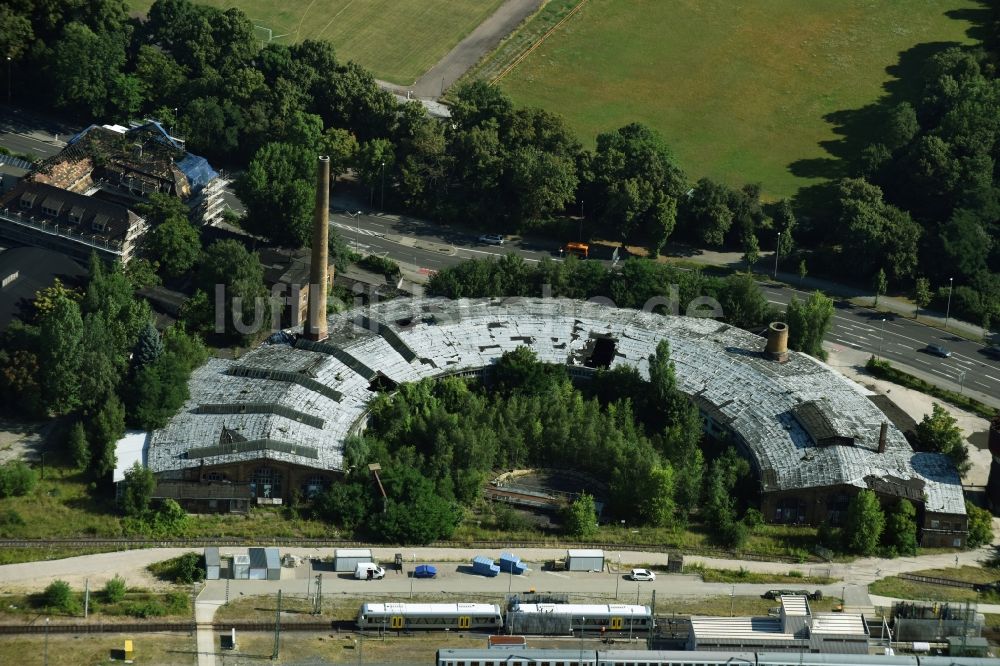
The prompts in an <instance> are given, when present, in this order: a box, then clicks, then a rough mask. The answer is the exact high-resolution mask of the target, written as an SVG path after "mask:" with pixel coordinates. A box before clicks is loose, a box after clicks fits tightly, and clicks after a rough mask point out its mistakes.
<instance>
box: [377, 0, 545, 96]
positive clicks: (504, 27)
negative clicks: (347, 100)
mask: <svg viewBox="0 0 1000 666" xmlns="http://www.w3.org/2000/svg"><path fill="white" fill-rule="evenodd" d="M542 1H543V0H507V2H505V3H503V4H502V5H500V8H499V9H497V10H496V12H494V13H493V15H492V16H490V17H489V18H488V19H486V20H485V21H483V22H482V23H480V24H479V25H478V26H477V27H476V29H475V30H473V31H472V32H471V33H469V35H468V36H467V37H466V38H465V39H463V40H462V41H461V42H459V43H458V44H457V45H456V46H455V48H453V49H452V50H451V51H450V52H449V53H448V55H446V56H445V57H443V58H441V60H439V61H438V63H437V64H436V65H434V66H433V67H431V68H430V69H429V70H428V71H427V72H426V73H425V74H424V75H423V76H421V77H420V78H419V79H417V80H416V82H415V83H414V84H413V85H412V86H397V85H393V84H391V83H387V82H385V81H379V84H380V85H381V86H382V87H383V88H386V89H387V90H392V91H394V92H397V93H400V94H403V95H405V94H406V93H407V91H412V93H413V96H414V97H417V98H422V99H437V98H438V97H441V95H443V94H444V91H445V90H447V89H448V88H449V87H450V86H451V84H453V83H455V81H457V80H458V79H460V78H461V77H462V75H463V74H465V73H466V72H467V71H469V70H470V69H471V68H472V67H473V66H474V65H475V64H476V63H477V62H479V60H480V59H481V58H482V57H483V56H485V55H486V54H487V53H489V52H490V51H492V50H493V49H495V48H496V47H497V45H498V44H499V43H500V42H501V41H502V40H503V39H504V37H506V36H507V35H509V34H510V33H511V32H513V31H514V29H515V28H517V26H519V25H520V24H521V22H522V21H524V20H525V19H526V18H528V17H529V16H531V15H532V14H533V13H535V12H536V11H537V10H538V8H539V7H541V6H542Z"/></svg>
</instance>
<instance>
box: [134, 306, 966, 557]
mask: <svg viewBox="0 0 1000 666" xmlns="http://www.w3.org/2000/svg"><path fill="white" fill-rule="evenodd" d="M329 330H330V335H329V337H328V338H327V339H326V340H324V341H322V342H309V341H306V340H303V339H298V340H296V341H295V344H294V345H293V344H270V345H265V346H263V347H261V348H259V349H257V350H255V351H252V352H250V353H248V354H246V355H245V356H244V357H243V358H241V359H239V360H237V361H225V360H220V359H213V360H212V361H210V362H209V363H208V364H207V365H205V366H204V367H202V368H200V369H199V370H197V371H195V373H194V376H193V378H192V381H191V398H190V400H189V401H188V403H187V404H186V405H185V406H184V408H183V410H182V411H181V412H180V413H179V414H178V415H177V416H176V417H174V418H173V419H172V420H171V421H170V423H169V424H168V425H167V427H166V428H164V429H163V430H160V431H157V432H156V433H155V434H154V436H153V438H152V442H151V445H150V451H149V465H150V467H151V468H152V469H153V471H154V472H156V473H157V474H158V475H159V476H160V477H161V478H173V479H188V480H191V481H199V480H215V481H221V480H224V481H226V482H231V483H249V484H251V488H252V492H253V493H254V494H255V496H257V497H260V496H261V493H263V492H264V491H265V489H266V492H267V493H269V494H270V496H271V498H274V497H282V496H287V494H288V493H289V492H290V490H291V488H299V489H300V490H302V491H303V493H304V494H307V495H308V494H309V493H310V492H312V491H313V490H314V489H316V488H320V487H322V486H323V485H325V484H328V483H330V482H331V481H332V480H333V478H334V476H335V475H336V474H337V473H339V472H341V471H342V470H343V464H344V462H343V444H344V440H345V438H346V437H347V436H348V435H350V434H352V433H355V432H359V431H360V430H362V429H363V428H364V424H365V416H366V412H367V409H368V404H369V402H370V401H371V400H372V398H373V397H374V395H375V391H377V390H383V389H386V388H389V389H391V388H392V387H394V386H395V385H398V384H400V383H403V382H413V381H418V380H420V379H424V378H427V377H442V376H446V375H476V374H480V373H482V372H483V371H484V370H485V369H488V368H489V367H490V366H491V365H493V364H494V363H495V362H496V361H497V360H498V359H499V358H500V356H501V355H502V354H503V353H504V352H508V351H512V350H514V349H516V348H517V347H519V346H522V345H525V346H527V347H530V348H531V349H532V350H533V351H534V352H535V353H536V354H537V356H538V358H539V359H540V360H541V361H544V362H547V363H558V364H565V365H566V366H568V368H569V372H570V375H571V376H573V377H576V378H586V377H588V376H590V374H591V373H593V372H594V371H595V370H596V369H597V368H600V367H615V366H617V365H621V364H625V365H631V366H635V367H636V368H637V369H638V370H639V371H640V372H641V373H642V374H643V375H647V376H648V367H649V361H648V359H649V356H650V355H651V354H653V353H654V351H655V349H656V345H657V343H658V342H659V341H660V340H664V339H665V340H667V341H668V342H669V343H670V347H671V357H672V360H673V362H674V365H675V368H676V377H677V385H678V388H679V389H680V390H682V391H684V392H685V393H687V394H688V395H689V396H691V397H692V399H693V400H694V401H695V403H696V404H697V405H698V407H699V409H700V410H701V413H702V417H703V421H704V424H705V429H706V431H707V432H708V433H709V434H710V435H714V436H722V435H723V434H724V433H725V434H726V435H727V436H729V437H731V438H732V441H734V442H736V443H737V444H738V445H739V448H740V449H741V450H742V452H743V453H744V455H746V457H747V458H748V459H749V460H750V462H751V464H752V466H753V468H754V471H755V473H756V475H757V478H758V479H759V484H760V486H759V487H760V493H761V507H762V511H763V512H764V515H765V517H766V519H767V520H768V521H773V522H786V523H819V522H822V521H824V520H829V521H831V522H833V523H837V522H839V521H841V520H842V519H843V518H844V517H845V514H846V507H847V503H848V502H849V501H850V499H851V497H853V496H854V495H855V494H856V493H857V492H858V491H860V490H863V489H871V490H874V491H875V492H876V493H877V494H878V495H879V496H880V497H881V498H882V499H883V500H884V501H885V502H886V503H887V504H889V503H891V502H893V501H895V500H896V499H897V498H901V497H905V498H908V499H910V500H912V501H913V502H914V503H915V504H916V505H917V506H918V510H919V512H920V513H919V517H920V520H921V526H922V533H921V543H923V544H924V545H948V546H961V545H963V544H964V540H965V535H966V532H967V521H966V516H965V504H964V498H963V494H962V487H961V483H960V480H959V477H958V474H957V472H956V471H955V469H954V467H953V465H952V464H951V462H950V461H949V460H948V459H947V458H946V457H944V456H941V455H938V454H931V453H916V452H914V451H913V450H912V449H911V448H910V446H909V444H908V443H907V442H906V439H905V438H904V437H903V434H902V433H901V432H900V431H899V430H898V429H897V428H896V427H895V426H894V425H892V424H891V423H889V422H888V419H887V417H886V416H885V414H884V413H883V412H882V411H881V410H880V409H879V408H878V406H877V405H876V404H875V403H874V402H872V400H870V399H869V393H868V392H867V391H866V390H865V389H864V388H862V387H861V386H859V385H857V384H855V383H853V382H851V381H849V380H848V379H846V378H844V377H843V376H842V375H840V374H838V373H836V372H835V371H833V370H832V369H831V368H830V367H829V366H827V365H825V364H824V363H822V362H820V361H817V360H815V359H813V358H811V357H809V356H806V355H804V354H800V353H797V352H788V353H787V355H784V354H782V355H779V356H780V358H781V359H783V362H779V361H778V360H772V359H773V358H777V357H776V356H774V355H773V354H766V353H765V351H764V348H765V340H764V339H763V338H760V337H758V336H756V335H753V334H751V333H748V332H746V331H743V330H740V329H737V328H734V327H732V326H729V325H727V324H722V323H720V322H718V321H715V320H712V319H700V318H690V317H676V316H661V315H658V314H652V313H647V312H642V311H637V310H624V309H616V308H611V307H608V306H604V305H598V304H594V303H589V302H581V301H571V300H565V299H541V298H528V299H479V300H458V301H448V300H435V299H416V300H406V299H397V300H394V301H389V302H386V303H381V304H378V305H374V306H370V307H365V308H359V309H355V310H351V311H347V312H344V313H341V314H337V315H333V316H331V317H330V318H329ZM305 491H309V492H305ZM264 499H268V498H267V497H265V498H264Z"/></svg>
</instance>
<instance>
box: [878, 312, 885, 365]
mask: <svg viewBox="0 0 1000 666" xmlns="http://www.w3.org/2000/svg"><path fill="white" fill-rule="evenodd" d="M883 340H885V317H882V336H881V337H880V338H879V339H878V357H879V358H880V359H881V358H882V341H883Z"/></svg>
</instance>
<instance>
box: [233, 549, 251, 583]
mask: <svg viewBox="0 0 1000 666" xmlns="http://www.w3.org/2000/svg"><path fill="white" fill-rule="evenodd" d="M230 567H231V568H230V572H229V577H230V578H232V579H233V580H246V579H247V578H249V577H250V556H249V555H233V561H232V564H231V565H230Z"/></svg>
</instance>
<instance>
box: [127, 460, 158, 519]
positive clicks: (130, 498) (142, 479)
mask: <svg viewBox="0 0 1000 666" xmlns="http://www.w3.org/2000/svg"><path fill="white" fill-rule="evenodd" d="M124 485H125V489H124V492H123V494H122V510H123V511H124V512H125V515H126V516H131V517H132V518H141V517H142V516H144V515H145V514H146V512H147V511H149V501H150V498H151V497H152V495H153V491H154V490H155V489H156V478H155V477H154V476H153V472H152V470H150V469H149V468H148V467H145V466H144V465H142V463H140V462H139V461H138V460H137V461H136V462H134V463H132V466H131V467H129V468H128V469H127V470H125V482H124Z"/></svg>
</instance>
